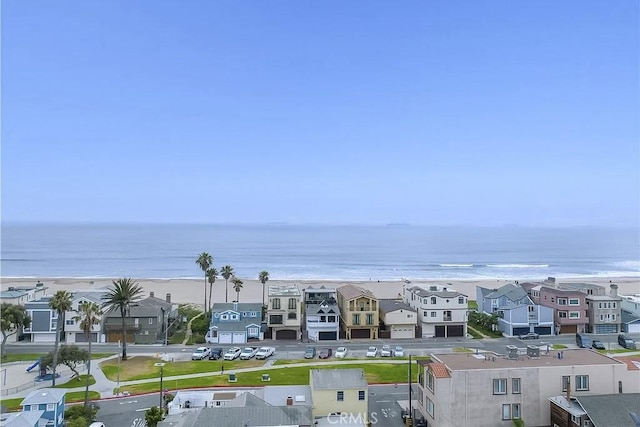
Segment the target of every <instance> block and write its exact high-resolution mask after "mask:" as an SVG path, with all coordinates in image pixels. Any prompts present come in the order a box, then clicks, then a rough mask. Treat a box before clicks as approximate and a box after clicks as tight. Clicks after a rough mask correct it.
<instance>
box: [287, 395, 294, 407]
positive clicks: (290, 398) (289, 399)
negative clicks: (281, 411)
mask: <svg viewBox="0 0 640 427" xmlns="http://www.w3.org/2000/svg"><path fill="white" fill-rule="evenodd" d="M292 405H293V397H292V396H287V406H292Z"/></svg>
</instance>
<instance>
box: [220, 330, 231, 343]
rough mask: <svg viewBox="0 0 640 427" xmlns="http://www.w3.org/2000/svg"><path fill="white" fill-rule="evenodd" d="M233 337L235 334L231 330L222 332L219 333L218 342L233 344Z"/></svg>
mask: <svg viewBox="0 0 640 427" xmlns="http://www.w3.org/2000/svg"><path fill="white" fill-rule="evenodd" d="M232 339H233V335H232V334H231V332H220V333H219V334H218V343H219V344H231V342H232Z"/></svg>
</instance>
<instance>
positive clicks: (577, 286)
mask: <svg viewBox="0 0 640 427" xmlns="http://www.w3.org/2000/svg"><path fill="white" fill-rule="evenodd" d="M557 287H558V288H559V289H575V290H581V289H591V290H600V291H603V290H604V286H601V285H596V284H594V283H558V285H557Z"/></svg>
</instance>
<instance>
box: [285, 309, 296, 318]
mask: <svg viewBox="0 0 640 427" xmlns="http://www.w3.org/2000/svg"><path fill="white" fill-rule="evenodd" d="M297 316H298V315H297V314H296V312H295V311H291V312H289V313H288V314H287V319H296V318H297Z"/></svg>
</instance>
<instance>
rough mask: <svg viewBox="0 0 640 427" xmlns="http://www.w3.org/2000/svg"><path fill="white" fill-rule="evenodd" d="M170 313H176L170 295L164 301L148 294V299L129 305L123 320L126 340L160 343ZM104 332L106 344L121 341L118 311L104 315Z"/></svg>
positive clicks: (136, 342) (120, 324) (120, 320)
mask: <svg viewBox="0 0 640 427" xmlns="http://www.w3.org/2000/svg"><path fill="white" fill-rule="evenodd" d="M172 313H176V310H175V304H173V303H172V302H171V294H167V298H166V300H164V301H163V300H161V299H160V298H155V296H154V295H153V293H150V296H149V297H148V298H145V299H143V300H140V301H137V302H136V303H134V304H132V305H131V308H130V310H129V314H128V316H127V317H126V319H125V329H126V340H127V342H128V343H135V344H155V343H162V342H163V341H164V337H165V335H166V334H165V328H166V325H168V324H169V322H170V320H171V318H172V317H171V316H172ZM104 330H105V333H106V335H107V342H118V341H121V340H122V317H121V316H120V311H119V310H111V311H109V312H107V313H105V315H104Z"/></svg>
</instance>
